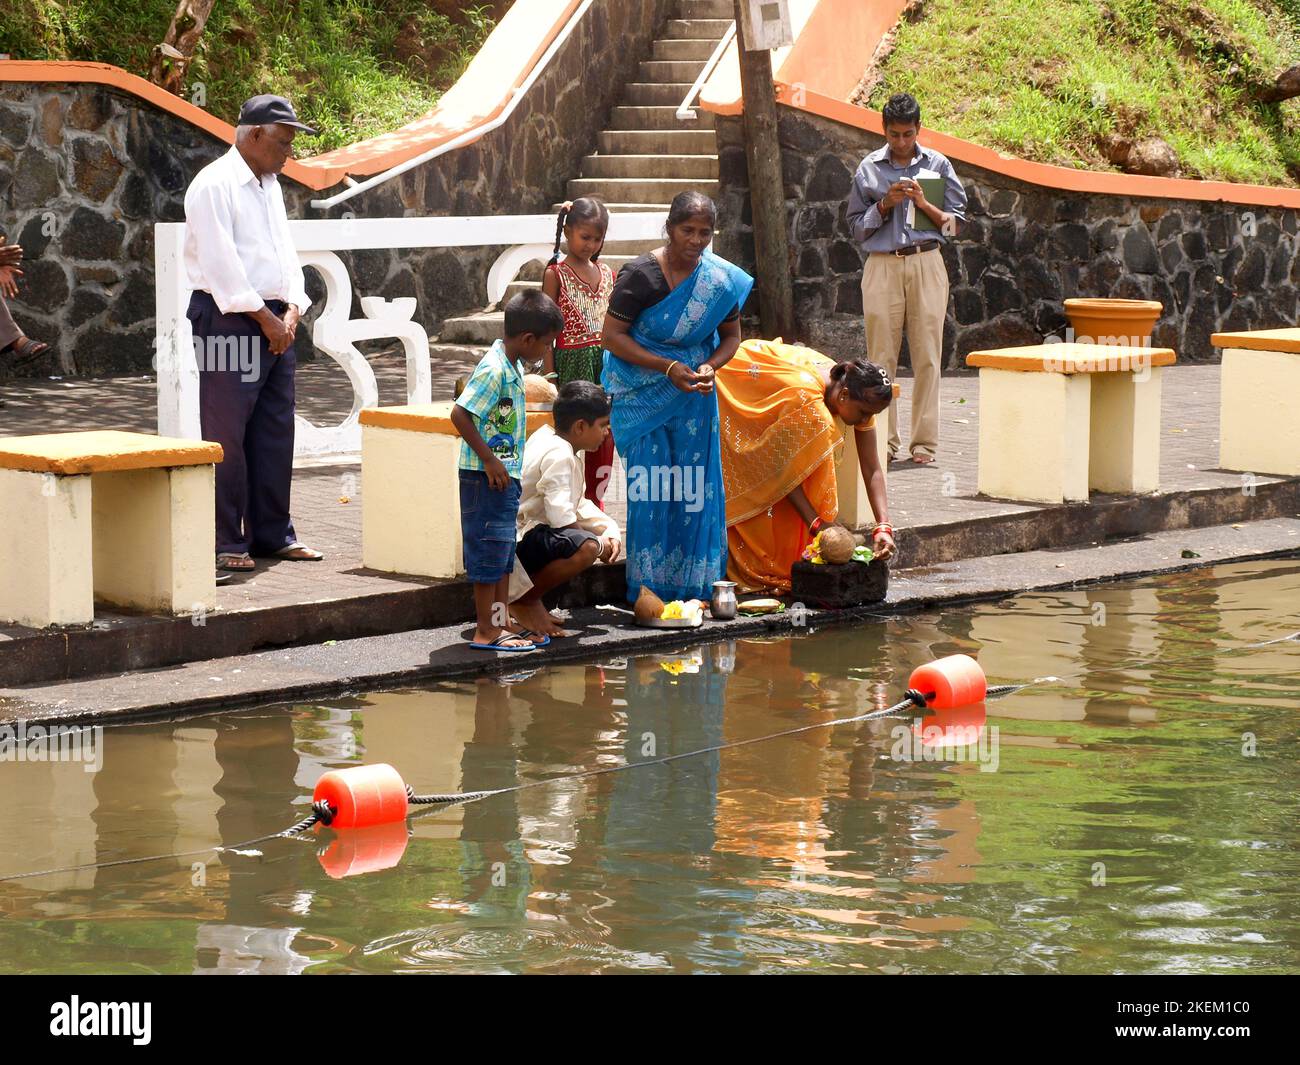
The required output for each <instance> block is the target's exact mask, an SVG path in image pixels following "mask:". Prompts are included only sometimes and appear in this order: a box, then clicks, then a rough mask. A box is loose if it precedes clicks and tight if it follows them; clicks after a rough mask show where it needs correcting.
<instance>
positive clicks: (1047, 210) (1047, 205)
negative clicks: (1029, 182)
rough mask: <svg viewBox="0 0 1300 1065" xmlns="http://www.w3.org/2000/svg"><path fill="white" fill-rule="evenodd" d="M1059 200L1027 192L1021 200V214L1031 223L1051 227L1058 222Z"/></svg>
mask: <svg viewBox="0 0 1300 1065" xmlns="http://www.w3.org/2000/svg"><path fill="white" fill-rule="evenodd" d="M1056 209H1057V199H1056V197H1055V196H1052V195H1048V194H1046V193H1041V192H1027V193H1025V194H1024V195H1023V196H1022V197H1021V198H1020V214H1021V216H1022V217H1023V218H1024V219H1025V220H1026V221H1029V222H1038V223H1039V224H1040V225H1051V224H1052V223H1053V222H1055V221H1056Z"/></svg>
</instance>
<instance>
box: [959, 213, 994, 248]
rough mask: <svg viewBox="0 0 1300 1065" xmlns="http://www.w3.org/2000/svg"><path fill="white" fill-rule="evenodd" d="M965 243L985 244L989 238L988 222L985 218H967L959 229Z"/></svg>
mask: <svg viewBox="0 0 1300 1065" xmlns="http://www.w3.org/2000/svg"><path fill="white" fill-rule="evenodd" d="M957 236H958V237H960V238H961V242H962V243H963V244H983V243H984V241H986V240H988V236H989V227H988V222H987V221H986V220H985V219H983V218H967V219H966V221H965V222H963V223H962V225H961V227H960V228H959V229H958V230H957Z"/></svg>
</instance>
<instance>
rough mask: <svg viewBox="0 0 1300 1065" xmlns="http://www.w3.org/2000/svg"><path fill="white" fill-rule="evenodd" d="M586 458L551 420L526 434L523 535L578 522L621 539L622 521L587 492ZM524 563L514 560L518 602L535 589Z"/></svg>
mask: <svg viewBox="0 0 1300 1065" xmlns="http://www.w3.org/2000/svg"><path fill="white" fill-rule="evenodd" d="M586 483H587V462H586V459H585V458H584V457H583V452H580V451H578V452H575V451H574V450H573V445H572V444H570V443H569V442H568V441H567V440H565V439H564V437H562V436H560V434H559V433H557V432H556V431H555V428H554V427H553V426H550V425H543V426H541V427H540V428H539V429H538V430H537V431H536V432H532V433H529V434H528V439H527V441H526V442H525V443H524V468H523V473H522V475H521V476H520V478H519V485H520V493H519V513H518V516H517V517H516V519H515V521H516V528H517V530H518V537H519V539H521V540H522V539H523V538H524V535H525V534H526V533H527V532H528V531H529V530H530V529H532V528H533V527H534V526H535V525H549V526H550V527H551V528H552V529H563V528H566V527H567V526H569V525H576V526H577V527H578V528H579V529H585V530H586V531H587V532H589V533H594V534H595V535H597V536H604V537H608V538H610V539H612V540H618V541H619V542H620V543H621V542H622V540H623V534H622V533H620V532H619V530H618V522H616V521H615V520H614V519H613V518H611V517H610V516H609V515H608V514H606V513H605V512H604V511H603V510H601V509H600V507H598V506H596V504H595V503H593V502H592V501H591V500H590V499H588V498H587V497H586V495H585V494H584V493H585V490H586ZM532 586H533V582H532V581H531V580H530V579H529V577H528V574H527V573H526V572H525V571H524V567H523V566H521V565H520V564H519V560H518V559H516V560H515V568H514V570H513V571H512V572H511V574H510V586H509V591H508V592H507V595H506V598H507V599H508V600H509V601H510V602H512V603H513V602H514V601H515V600H516V599H518V598H519V597H520V596H521V595H523V594H524V593H525V592H527V591H528V590H529V589H530V588H532Z"/></svg>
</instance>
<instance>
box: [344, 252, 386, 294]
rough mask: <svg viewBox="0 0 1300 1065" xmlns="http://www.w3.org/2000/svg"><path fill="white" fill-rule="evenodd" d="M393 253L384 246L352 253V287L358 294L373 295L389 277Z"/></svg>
mask: <svg viewBox="0 0 1300 1065" xmlns="http://www.w3.org/2000/svg"><path fill="white" fill-rule="evenodd" d="M392 261H393V253H392V252H390V251H387V250H385V249H383V248H373V249H364V250H361V251H354V252H353V253H352V288H353V290H354V291H355V292H356V294H357V296H358V297H360V296H373V295H374V294H376V293H377V292H378V291H379V290H380V288H382V287H383V284H384V282H385V281H386V280H387V279H388V272H389V269H390V267H391V265H392Z"/></svg>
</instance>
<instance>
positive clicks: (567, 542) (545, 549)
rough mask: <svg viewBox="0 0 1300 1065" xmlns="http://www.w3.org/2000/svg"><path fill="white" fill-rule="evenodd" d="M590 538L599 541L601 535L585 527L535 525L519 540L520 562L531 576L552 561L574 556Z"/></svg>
mask: <svg viewBox="0 0 1300 1065" xmlns="http://www.w3.org/2000/svg"><path fill="white" fill-rule="evenodd" d="M588 540H595V541H596V542H597V543H599V542H600V537H599V536H597V535H596V534H595V533H589V532H587V531H586V530H585V529H552V528H551V527H550V526H549V525H534V526H533V527H532V528H531V529H529V530H528V531H527V532H526V533H524V538H523V539H522V540H520V541H519V547H518V549H517V550H518V554H519V564H520V565H521V566H523V567H524V572H526V573H527V574H528V576H530V577H531V576H533V575H534V574H535V573H539V572H540V571H541V570H543V569H545V568H546V567H547V566H548V565H549V564H550V563H552V562H555V561H557V560H559V559H562V558H572V557H573V556H574V555H575V554H576V553H577V550H578V548H580V547H581V546H582V545H583V544H585V543H586V542H587V541H588Z"/></svg>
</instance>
